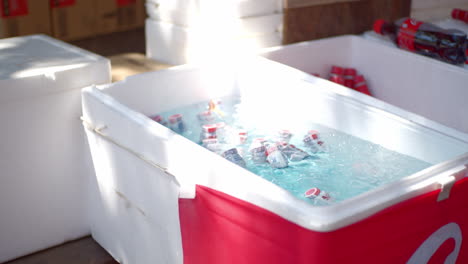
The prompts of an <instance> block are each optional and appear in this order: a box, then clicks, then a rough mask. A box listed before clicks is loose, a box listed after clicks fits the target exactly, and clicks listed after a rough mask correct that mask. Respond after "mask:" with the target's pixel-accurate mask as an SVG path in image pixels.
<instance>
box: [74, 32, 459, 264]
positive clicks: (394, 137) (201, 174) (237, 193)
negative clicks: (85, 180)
mask: <svg viewBox="0 0 468 264" xmlns="http://www.w3.org/2000/svg"><path fill="white" fill-rule="evenodd" d="M347 39H348V41H349V42H346V43H342V42H340V44H343V45H337V46H336V48H337V49H336V53H338V54H337V55H336V56H335V55H334V53H324V52H322V54H323V55H322V57H323V58H324V57H327V58H328V57H329V58H333V59H336V60H337V62H338V60H339V62H343V61H345V60H344V59H345V58H349V57H351V56H353V55H352V54H353V53H344V52H343V53H340V52H339V50H340V49H345V48H346V47H347V46H346V45H345V44H348V45H350V47H351V48H353V49H357V48H358V47H356V46H355V45H351V44H352V43H350V42H353V41H357V42H359V41H360V39H355V38H353V37H347ZM319 43H323V45H325V46H328V47H330V45H331V44H330V43H328V42H319ZM300 45H307V44H300ZM320 45H322V44H320ZM332 48H333V47H332ZM340 54H341V55H342V56H343V57H341V56H339V55H340ZM302 56H304V54H302ZM319 59H320V57H319ZM304 64H305V62H304ZM328 66H329V65H325V64H324V65H321V66H320V67H317V68H311V70H313V71H314V72H315V71H318V72H320V73H322V74H323V73H325V72H326V71H327V70H328ZM352 66H355V67H358V68H359V65H352ZM364 74H366V72H365V71H364ZM226 95H239V96H241V99H242V101H243V103H244V104H246V105H248V106H251V107H252V112H251V114H252V118H256V119H255V120H258V123H257V125H258V126H259V128H261V127H263V126H265V127H267V126H269V125H270V124H271V120H272V119H271V118H268V117H272V116H274V123H275V124H278V123H280V124H288V125H293V124H294V123H297V122H302V121H303V120H310V121H314V122H317V123H320V124H323V125H325V126H328V127H331V128H334V129H338V130H340V131H344V132H346V133H349V134H351V135H353V136H356V137H358V138H362V139H365V140H368V141H370V142H373V143H375V144H379V145H382V146H383V147H386V148H388V149H391V150H394V151H397V152H399V153H402V154H406V155H409V156H412V157H415V158H418V159H421V160H423V161H426V162H429V163H432V164H439V165H437V166H434V167H431V168H429V169H426V170H424V171H422V172H419V173H416V174H414V175H412V176H410V177H407V178H404V179H401V180H398V181H397V182H395V183H392V184H388V185H386V186H384V187H381V188H378V189H376V190H373V191H370V192H368V193H365V194H363V195H360V196H358V197H355V198H352V199H349V200H347V201H344V202H341V203H338V204H335V205H331V206H326V207H314V206H312V205H310V204H308V203H306V202H303V201H301V200H299V199H297V198H295V197H293V196H292V195H291V194H290V193H288V192H287V191H285V190H283V189H282V188H280V187H278V186H276V185H275V184H273V183H271V182H269V181H266V180H264V179H262V178H260V177H258V176H256V175H254V174H253V173H251V172H249V171H247V170H245V169H243V168H241V167H239V166H236V165H234V164H233V163H230V162H228V161H226V160H224V159H223V158H221V157H220V156H217V155H216V154H214V153H212V152H210V151H208V150H206V149H204V148H202V147H201V146H199V145H197V144H194V143H193V142H191V141H189V140H188V139H186V138H184V137H182V136H180V135H177V134H175V133H173V132H172V131H170V130H169V129H167V128H166V127H163V126H161V125H160V124H158V123H156V122H154V121H152V120H151V119H149V118H147V117H146V116H147V115H151V114H155V113H159V112H163V111H166V110H169V109H172V108H174V107H180V106H183V105H188V104H191V103H194V102H200V101H204V100H208V99H210V98H216V97H221V96H226ZM265 96H267V98H268V106H278V107H258V106H259V103H260V102H259V100H260V99H265ZM285 102H292V103H291V104H286V103H285ZM260 104H261V103H260ZM280 106H283V107H280ZM310 113H320V114H317V115H312V116H311V115H310ZM291 116H294V117H295V118H294V119H291V118H290V117H291ZM83 119H84V120H85V121H84V125H85V128H86V133H87V135H88V140H89V144H90V147H91V152H92V157H93V162H94V164H95V168H96V183H97V184H96V186H98V189H99V192H96V194H98V196H97V197H96V198H95V199H96V201H99V202H96V203H94V204H93V206H94V212H93V216H94V221H93V222H92V235H93V237H94V238H95V239H96V241H98V243H100V244H101V245H102V246H103V247H104V248H105V249H106V250H107V251H109V252H110V253H111V255H112V256H114V257H115V258H116V259H117V260H118V261H119V262H121V263H149V262H150V261H151V262H157V263H183V257H182V256H183V249H182V239H181V235H180V232H181V229H180V225H179V216H178V213H179V208H178V199H179V198H183V199H192V198H194V195H195V188H194V185H195V184H198V185H203V186H207V187H209V188H212V189H215V190H217V191H220V192H223V193H226V194H228V195H230V196H233V197H236V198H238V199H241V200H243V201H246V202H248V203H251V204H254V205H255V206H258V207H260V208H263V209H265V210H268V211H270V212H273V213H274V214H276V215H279V216H280V217H282V218H284V219H286V220H288V221H290V222H292V223H294V224H296V225H298V226H300V227H301V228H305V229H308V230H315V231H318V232H325V233H326V232H330V231H333V230H337V229H340V228H343V227H347V226H350V225H351V224H353V223H356V222H358V221H360V220H362V219H364V218H366V217H368V216H370V215H372V214H375V213H376V212H379V211H381V210H384V209H385V208H388V207H390V206H391V205H394V204H396V203H399V202H401V201H404V200H406V199H410V198H411V197H415V196H417V195H420V194H424V193H426V192H428V191H431V190H436V189H438V188H440V186H439V184H438V183H439V182H440V181H441V179H444V177H446V176H447V173H451V172H452V171H453V170H458V169H459V168H464V170H465V171H466V168H465V167H464V164H468V155H467V153H468V136H467V135H466V134H463V133H460V132H458V131H456V130H453V129H450V128H448V127H445V126H443V125H440V124H438V123H435V122H433V121H430V120H428V119H425V118H423V117H421V116H418V115H415V114H411V113H409V112H407V111H405V110H402V109H400V108H397V107H394V106H392V105H390V104H387V103H385V102H383V101H380V100H377V99H375V98H371V97H368V96H365V95H363V94H359V93H357V92H355V91H351V90H349V89H346V88H344V87H342V86H339V85H337V84H334V83H331V82H329V81H326V80H323V79H319V78H315V77H308V76H307V75H306V74H305V73H302V72H300V71H297V70H295V69H292V68H290V67H287V66H284V65H281V64H279V63H275V62H272V61H268V60H265V59H263V58H256V59H251V60H244V61H242V62H241V63H240V64H236V63H234V62H230V65H227V64H218V65H212V67H206V68H196V67H192V66H189V65H185V66H180V67H176V68H171V69H168V70H163V71H158V72H151V73H145V74H141V75H137V76H132V77H130V78H127V79H126V80H124V81H122V82H119V83H114V84H111V85H105V86H98V87H97V88H96V87H90V88H86V89H85V90H83ZM447 160H451V161H450V162H444V161H447ZM460 175H461V174H460ZM460 175H458V176H457V177H460ZM245 217H247V216H245ZM253 222H255V221H253ZM254 225H255V223H252V226H254ZM382 239H384V238H382ZM217 243H221V244H222V243H224V241H221V240H220V241H218V242H217ZM240 246H244V247H251V246H252V245H251V244H250V243H243V245H240ZM226 250H228V251H230V250H235V249H226ZM337 250H339V249H337ZM189 263H190V262H189ZM327 263H328V262H327Z"/></svg>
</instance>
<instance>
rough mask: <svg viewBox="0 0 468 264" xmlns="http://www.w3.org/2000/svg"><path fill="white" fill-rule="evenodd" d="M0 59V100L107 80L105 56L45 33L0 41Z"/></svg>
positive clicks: (108, 77)
mask: <svg viewBox="0 0 468 264" xmlns="http://www.w3.org/2000/svg"><path fill="white" fill-rule="evenodd" d="M0 58H1V59H0V91H1V93H2V96H1V99H0V102H2V101H7V100H8V101H11V100H15V99H21V98H24V97H28V96H39V95H43V94H47V93H50V92H56V91H57V90H68V89H76V88H83V87H85V86H89V85H92V84H99V83H101V84H103V83H108V82H110V63H109V60H108V59H106V58H104V57H101V56H99V55H96V54H93V53H91V52H88V51H85V50H82V49H80V48H77V47H74V46H72V45H70V44H67V43H65V42H62V41H60V40H56V39H53V38H51V37H48V36H45V35H31V36H24V37H15V38H8V39H2V40H0ZM89 70H92V71H93V72H94V73H92V74H90V72H88V71H89ZM70 73H73V74H70Z"/></svg>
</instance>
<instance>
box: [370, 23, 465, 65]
mask: <svg viewBox="0 0 468 264" xmlns="http://www.w3.org/2000/svg"><path fill="white" fill-rule="evenodd" d="M374 31H375V32H376V33H378V34H381V35H387V36H389V37H390V38H392V40H393V41H394V42H395V43H396V44H397V45H398V47H400V48H401V49H405V50H408V51H411V52H415V53H418V54H421V55H424V56H428V57H432V58H436V59H438V60H441V61H445V62H448V63H452V64H462V63H465V61H466V55H465V51H466V49H467V45H468V41H467V39H466V34H465V33H464V32H463V31H461V30H457V29H442V28H440V27H438V26H436V25H434V24H430V23H424V22H420V21H416V20H413V19H411V18H401V19H399V20H397V21H395V23H389V22H386V21H385V20H382V19H379V20H377V21H375V23H374Z"/></svg>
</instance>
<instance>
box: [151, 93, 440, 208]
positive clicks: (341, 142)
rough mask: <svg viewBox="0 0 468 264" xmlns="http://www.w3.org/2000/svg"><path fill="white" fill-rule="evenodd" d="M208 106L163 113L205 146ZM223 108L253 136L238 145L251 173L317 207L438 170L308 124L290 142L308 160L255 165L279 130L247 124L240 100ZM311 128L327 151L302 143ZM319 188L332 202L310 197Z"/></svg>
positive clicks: (230, 120)
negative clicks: (258, 150)
mask: <svg viewBox="0 0 468 264" xmlns="http://www.w3.org/2000/svg"><path fill="white" fill-rule="evenodd" d="M207 105H208V102H200V103H197V104H193V105H189V106H185V107H182V108H177V109H173V110H171V111H167V112H164V113H157V114H159V115H161V116H163V118H164V119H165V120H166V121H167V118H168V117H169V116H170V115H172V114H177V113H180V114H182V115H183V120H184V123H185V125H186V127H187V130H186V131H185V132H183V133H181V134H182V135H183V136H185V137H186V138H188V139H190V140H191V141H193V142H195V143H197V144H200V133H201V125H200V122H199V120H198V118H197V114H198V113H199V112H202V111H205V110H207ZM221 106H222V107H221V109H222V113H224V115H223V116H220V115H216V116H217V117H216V120H215V121H216V122H219V121H223V122H225V123H226V124H228V125H230V126H231V127H234V128H242V129H245V130H247V131H248V140H247V142H246V143H245V144H240V145H237V146H236V147H237V148H238V149H239V151H240V153H241V154H242V157H243V158H244V160H245V162H246V169H248V170H249V171H251V172H253V173H255V174H256V175H258V176H260V177H263V178H265V179H267V180H269V181H271V182H272V183H274V184H276V185H278V186H280V187H282V188H284V189H285V190H287V191H289V192H290V193H292V194H293V195H294V196H296V197H297V198H299V199H302V200H304V201H307V202H309V203H312V204H315V205H328V204H332V203H336V202H340V201H343V200H346V199H349V198H351V197H354V196H357V195H359V194H361V193H364V192H367V191H369V190H372V189H375V188H377V187H379V186H382V185H384V184H387V183H390V182H393V181H396V180H398V179H401V178H403V177H406V176H409V175H411V174H413V173H415V172H418V171H420V170H422V169H425V168H427V167H429V166H431V165H432V164H429V163H427V162H424V161H421V160H418V159H416V158H413V157H410V156H407V155H402V154H400V153H397V152H394V151H391V150H388V149H386V148H384V147H382V146H379V145H376V144H373V143H371V142H368V141H365V140H362V139H359V138H357V137H354V136H351V135H348V134H346V133H343V132H340V131H337V130H335V129H331V128H328V127H325V126H323V125H320V124H316V123H312V122H309V121H307V120H304V123H305V124H304V128H303V129H297V130H292V131H291V132H292V133H293V136H292V138H291V140H290V143H291V144H294V145H295V146H296V147H298V148H300V149H302V150H304V151H307V152H308V153H309V154H310V155H311V156H310V157H309V158H307V159H304V160H302V161H298V162H290V163H289V166H288V167H287V168H282V169H274V168H272V167H271V166H270V165H269V164H268V163H263V164H257V163H254V162H253V161H252V159H251V155H250V153H249V152H248V148H249V146H250V144H251V142H252V140H253V139H254V138H257V137H264V138H270V139H272V140H274V138H275V136H276V135H277V131H269V132H264V131H260V130H258V129H257V128H256V127H255V125H254V124H255V122H253V123H252V122H250V123H249V122H243V121H244V119H243V118H242V115H241V113H242V111H241V109H242V103H241V102H240V99H239V98H222V104H221ZM310 129H314V130H317V131H319V132H320V138H321V140H322V141H323V142H324V143H325V144H324V147H325V148H324V150H323V151H322V152H319V153H315V154H313V153H311V152H310V151H308V149H307V147H306V146H305V145H304V143H303V142H302V139H303V136H304V135H305V134H306V133H307V131H308V130H310ZM313 187H317V188H319V189H320V190H322V191H325V192H327V193H328V194H329V195H330V197H331V199H330V200H323V199H310V198H306V197H305V196H304V192H305V191H307V190H308V189H310V188H313Z"/></svg>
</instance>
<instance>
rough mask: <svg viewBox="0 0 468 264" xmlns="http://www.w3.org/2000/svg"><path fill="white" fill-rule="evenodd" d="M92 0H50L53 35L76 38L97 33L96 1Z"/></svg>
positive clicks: (61, 37) (64, 38)
mask: <svg viewBox="0 0 468 264" xmlns="http://www.w3.org/2000/svg"><path fill="white" fill-rule="evenodd" d="M96 2H97V1H94V0H51V1H50V8H51V17H52V29H53V36H54V37H56V38H59V39H62V40H76V39H83V38H86V37H92V36H95V35H96V34H97V32H98V31H97V27H96V25H97V19H96V5H97V3H96Z"/></svg>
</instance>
